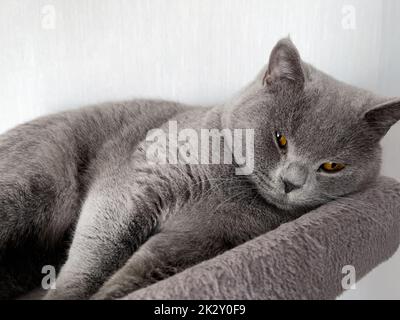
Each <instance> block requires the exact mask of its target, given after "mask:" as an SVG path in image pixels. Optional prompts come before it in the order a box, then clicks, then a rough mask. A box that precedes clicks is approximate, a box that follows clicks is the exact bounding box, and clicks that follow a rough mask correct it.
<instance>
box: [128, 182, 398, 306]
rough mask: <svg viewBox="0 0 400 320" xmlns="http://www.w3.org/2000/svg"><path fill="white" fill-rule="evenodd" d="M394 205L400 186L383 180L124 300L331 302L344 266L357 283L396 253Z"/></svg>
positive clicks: (396, 229)
mask: <svg viewBox="0 0 400 320" xmlns="http://www.w3.org/2000/svg"><path fill="white" fill-rule="evenodd" d="M399 206H400V185H399V184H398V183H397V182H396V181H394V180H392V179H389V178H380V179H379V181H378V182H377V183H376V184H375V185H374V186H372V187H371V188H370V189H368V190H366V191H364V192H361V193H358V194H355V195H352V196H349V197H346V198H342V199H339V200H336V201H333V202H331V203H329V204H327V205H325V206H323V207H320V208H319V209H317V210H314V211H312V212H310V213H308V214H306V215H304V216H302V217H301V218H299V219H297V220H296V221H293V222H290V223H287V224H284V225H282V226H280V227H279V228H278V229H276V230H274V231H271V232H268V233H267V234H265V235H263V236H261V237H258V238H257V239H254V240H252V241H249V242H247V243H245V244H243V245H241V246H239V247H237V248H234V249H232V250H230V251H228V252H226V253H224V254H222V255H220V256H218V257H215V258H214V259H212V260H209V261H205V262H203V263H201V264H199V265H196V266H194V267H192V268H190V269H188V270H185V271H184V272H181V273H179V274H177V275H175V276H173V277H171V278H168V279H166V280H163V281H161V282H158V283H156V284H154V285H152V286H150V287H148V288H144V289H142V290H139V291H136V292H133V293H132V294H130V295H128V296H127V297H126V298H125V299H334V298H335V297H337V296H338V295H339V294H340V293H342V292H343V287H342V279H343V277H344V276H345V274H343V273H342V271H343V267H345V266H353V267H354V268H355V271H356V277H357V280H359V279H360V278H362V277H363V276H364V275H365V274H367V273H368V272H369V271H370V270H371V269H373V268H374V267H376V266H377V265H378V264H380V263H381V262H383V261H385V260H386V259H388V258H389V257H391V256H392V255H393V253H394V252H395V251H396V249H397V248H398V245H399V236H400V210H399Z"/></svg>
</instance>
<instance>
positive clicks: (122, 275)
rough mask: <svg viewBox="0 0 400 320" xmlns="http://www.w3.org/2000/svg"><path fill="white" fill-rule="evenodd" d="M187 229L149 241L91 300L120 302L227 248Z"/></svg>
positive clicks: (185, 227) (173, 231) (171, 231)
mask: <svg viewBox="0 0 400 320" xmlns="http://www.w3.org/2000/svg"><path fill="white" fill-rule="evenodd" d="M189 223H190V222H189ZM187 228H189V229H190V228H191V227H190V226H188V225H186V226H185V225H182V226H181V228H179V229H181V230H179V229H175V230H169V231H163V232H161V233H159V234H156V235H154V236H153V237H151V238H150V239H149V240H148V241H147V242H146V243H144V244H143V245H142V246H141V247H140V249H139V250H138V251H137V252H135V253H134V254H133V256H132V257H131V258H130V259H129V260H128V261H127V262H126V264H125V265H124V266H123V267H122V268H121V269H119V270H118V271H117V272H116V273H115V274H114V275H113V276H112V277H111V278H110V279H109V280H108V281H107V282H106V283H105V284H104V285H103V286H102V287H101V288H100V290H99V291H98V292H97V293H96V294H95V295H94V296H92V298H91V299H93V300H112V299H119V298H123V297H125V296H126V295H128V294H129V293H131V292H133V291H136V290H139V289H141V288H144V287H147V286H149V285H151V284H153V283H155V282H157V281H160V280H162V279H164V278H167V277H169V276H172V275H174V274H176V273H178V272H180V271H182V270H183V269H186V268H188V267H190V266H192V265H194V264H196V263H199V262H201V261H203V260H206V259H208V258H211V257H213V256H215V255H217V254H218V253H221V252H223V251H224V250H226V249H228V248H229V247H228V246H226V247H225V242H224V241H222V238H210V237H209V236H207V235H206V234H200V233H199V234H196V232H195V231H194V230H193V231H190V232H187V231H183V230H185V229H187ZM218 240H221V241H218Z"/></svg>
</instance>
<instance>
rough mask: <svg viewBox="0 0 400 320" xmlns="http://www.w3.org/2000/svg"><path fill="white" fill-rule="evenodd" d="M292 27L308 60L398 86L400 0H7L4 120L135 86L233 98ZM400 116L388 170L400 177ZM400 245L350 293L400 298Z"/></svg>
mask: <svg viewBox="0 0 400 320" xmlns="http://www.w3.org/2000/svg"><path fill="white" fill-rule="evenodd" d="M288 34H290V35H291V37H292V39H293V40H294V42H295V43H296V44H297V46H298V48H299V50H300V52H301V53H302V56H303V58H304V59H305V60H307V61H309V62H311V63H313V64H315V65H316V66H317V67H319V68H320V69H322V70H324V71H326V72H328V73H331V74H332V75H334V76H336V77H337V78H339V79H341V80H344V81H346V82H349V83H352V84H355V85H358V86H361V87H364V88H367V89H371V90H374V91H376V92H378V93H381V94H384V95H390V96H396V95H400V84H399V83H400V62H399V61H398V60H399V57H400V1H398V0H369V1H367V0H359V1H356V0H347V1H341V0H339V1H338V0H303V1H299V0H269V1H267V0H168V1H167V0H130V1H128V0H48V1H42V0H36V1H34V0H18V1H15V0H0V132H4V131H5V130H6V129H9V128H11V127H13V126H14V125H16V124H18V123H21V122H23V121H26V120H29V119H32V118H34V117H37V116H39V115H43V114H47V113H50V112H57V111H60V110H65V109H68V108H74V107H78V106H81V105H86V104H92V103H97V102H102V101H109V100H121V99H127V98H134V97H154V98H155V97H158V98H166V99H174V100H179V101H182V102H187V103H196V104H199V103H200V104H214V103H218V102H221V101H223V100H224V99H226V98H228V97H229V96H230V95H231V94H233V93H234V92H235V91H236V90H238V89H239V88H240V87H242V86H243V85H244V84H245V83H246V82H247V81H249V80H250V79H252V77H254V76H255V74H256V73H257V72H258V70H259V69H260V68H261V66H262V65H263V64H264V63H266V61H267V57H268V54H269V51H270V50H271V48H272V47H273V45H274V43H275V42H276V41H277V40H278V39H279V38H280V37H283V36H286V35H288ZM399 137H400V126H397V127H396V128H394V129H393V130H392V131H391V132H390V134H389V136H388V137H387V138H386V139H385V141H384V148H385V154H384V169H383V171H384V173H385V174H387V175H391V176H393V177H396V178H399V179H400V166H399V165H398V163H399V160H400V142H399ZM399 269H400V253H398V254H397V256H396V257H395V258H393V259H392V260H391V261H390V262H389V263H386V264H384V265H382V266H380V267H379V268H377V269H376V270H375V271H374V272H372V273H371V274H370V275H369V276H368V277H367V278H365V279H363V280H362V281H361V282H360V283H359V284H358V287H357V290H355V291H351V292H348V293H346V294H345V295H344V296H343V298H400V275H399V273H398V270H399Z"/></svg>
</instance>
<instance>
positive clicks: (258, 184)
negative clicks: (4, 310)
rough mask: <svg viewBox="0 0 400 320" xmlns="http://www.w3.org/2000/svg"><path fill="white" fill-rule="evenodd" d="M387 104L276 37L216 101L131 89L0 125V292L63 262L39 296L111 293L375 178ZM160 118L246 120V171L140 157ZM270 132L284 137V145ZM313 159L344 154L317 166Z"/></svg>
mask: <svg viewBox="0 0 400 320" xmlns="http://www.w3.org/2000/svg"><path fill="white" fill-rule="evenodd" d="M399 110H400V105H399V102H398V100H388V99H384V98H380V97H377V96H375V95H373V94H372V93H369V92H367V91H364V90H361V89H357V88H354V87H351V86H348V85H345V84H343V83H340V82H338V81H336V80H334V79H333V78H331V77H329V76H327V75H325V74H324V73H322V72H320V71H318V70H316V69H315V68H313V67H312V66H310V65H308V64H306V63H304V62H302V61H301V59H300V56H299V55H298V52H297V49H296V48H295V47H294V45H293V44H292V43H291V41H290V40H288V39H284V40H281V41H280V42H279V43H278V44H277V46H276V48H275V49H274V50H273V52H272V54H271V58H270V63H269V65H268V66H267V67H265V68H264V69H263V70H262V71H261V73H260V74H259V76H258V77H257V78H256V79H255V80H254V81H253V82H252V83H251V84H250V85H249V86H248V87H247V88H245V89H244V90H243V91H242V92H241V93H240V94H239V95H238V96H237V97H235V98H234V99H232V100H231V101H229V102H227V103H226V104H224V105H221V106H216V107H212V108H200V107H188V106H184V105H180V104H177V103H170V102H163V101H133V102H129V103H121V104H109V105H104V106H97V107H91V108H85V109H81V110H77V111H72V112H66V113H63V114H58V115H52V116H48V117H45V118H41V119H38V120H36V121H32V122H30V123H28V124H25V125H22V126H19V127H17V128H15V129H13V130H11V131H10V132H8V133H6V134H4V135H2V136H1V137H0V173H1V175H0V204H1V207H0V223H1V226H2V228H1V229H0V272H1V274H2V275H3V276H2V277H1V279H0V297H2V298H6V297H15V296H17V295H19V294H22V293H24V292H26V291H28V290H29V289H32V288H34V287H35V286H37V285H38V284H39V283H40V277H41V276H42V275H41V274H40V271H41V267H42V266H43V265H44V264H56V265H58V264H63V266H62V268H61V270H60V272H59V276H58V279H57V289H56V290H51V291H50V292H49V293H48V294H47V296H46V298H47V299H86V298H89V297H93V298H95V299H110V298H118V297H122V296H124V295H125V294H127V293H129V292H131V291H134V290H136V289H138V288H141V287H144V286H147V285H149V284H150V283H153V282H154V281H157V280H159V279H162V278H165V277H167V276H169V275H172V274H174V273H176V272H179V271H180V270H183V269H185V268H188V267H189V266H191V265H194V264H197V263H198V262H200V261H203V260H206V259H209V258H212V257H214V256H216V255H218V254H220V253H222V252H224V251H226V250H228V249H230V248H232V247H235V246H237V245H239V244H241V243H243V242H246V241H248V240H250V239H252V238H254V237H256V236H258V235H261V234H264V233H266V232H268V231H270V230H272V229H275V228H276V227H277V226H279V225H280V224H282V223H283V222H287V221H290V220H292V219H294V218H296V217H298V216H300V215H301V214H303V213H305V212H307V211H309V210H310V209H313V208H315V207H317V206H319V205H321V204H323V203H326V202H328V201H330V200H331V199H335V198H338V197H342V196H344V195H347V194H350V193H353V192H356V191H359V190H362V189H364V188H366V187H367V186H368V185H370V184H371V183H372V182H373V181H375V180H376V178H377V175H378V173H379V169H380V157H381V149H380V147H379V141H380V140H381V138H382V137H383V135H384V134H385V133H386V132H387V131H388V130H389V128H390V126H391V125H393V124H394V123H395V122H396V121H397V120H399V118H400V112H399ZM168 120H176V121H177V122H178V124H179V128H180V129H182V128H193V129H196V130H199V129H201V128H216V129H223V128H230V129H235V128H253V129H255V133H256V135H255V170H254V173H253V174H252V175H250V176H237V175H235V165H167V166H156V167H155V166H152V165H150V164H149V163H148V162H147V161H146V156H145V151H144V148H143V146H144V142H143V139H144V138H145V135H146V132H147V131H148V130H150V129H152V128H157V127H162V128H165V127H166V122H167V121H168ZM276 131H279V132H281V133H283V134H285V136H286V137H287V138H288V147H287V149H286V150H284V151H283V150H281V149H279V148H278V146H277V144H276V139H275V133H276ZM327 161H332V162H340V163H345V164H346V165H347V166H346V168H345V169H344V170H342V171H341V172H339V173H336V174H327V173H323V172H321V171H320V170H319V168H320V166H321V164H322V163H324V162H327ZM285 182H286V183H291V184H294V185H296V186H297V187H296V189H293V190H291V192H289V193H287V192H285ZM69 242H71V244H70V245H69ZM66 250H68V252H67V251H66ZM38 252H39V253H40V254H39V255H38V256H36V253H38ZM64 254H65V257H64ZM65 259H66V261H65V263H64V260H65ZM27 266H29V268H27V270H24V268H25V269H26V267H27Z"/></svg>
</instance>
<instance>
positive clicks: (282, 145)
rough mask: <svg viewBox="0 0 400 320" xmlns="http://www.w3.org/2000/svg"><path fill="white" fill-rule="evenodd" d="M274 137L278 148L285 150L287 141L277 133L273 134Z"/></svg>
mask: <svg viewBox="0 0 400 320" xmlns="http://www.w3.org/2000/svg"><path fill="white" fill-rule="evenodd" d="M275 137H276V141H277V143H278V146H279V148H281V149H285V148H286V147H287V145H288V141H287V139H286V137H285V136H284V135H283V134H281V133H279V132H276V133H275Z"/></svg>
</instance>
